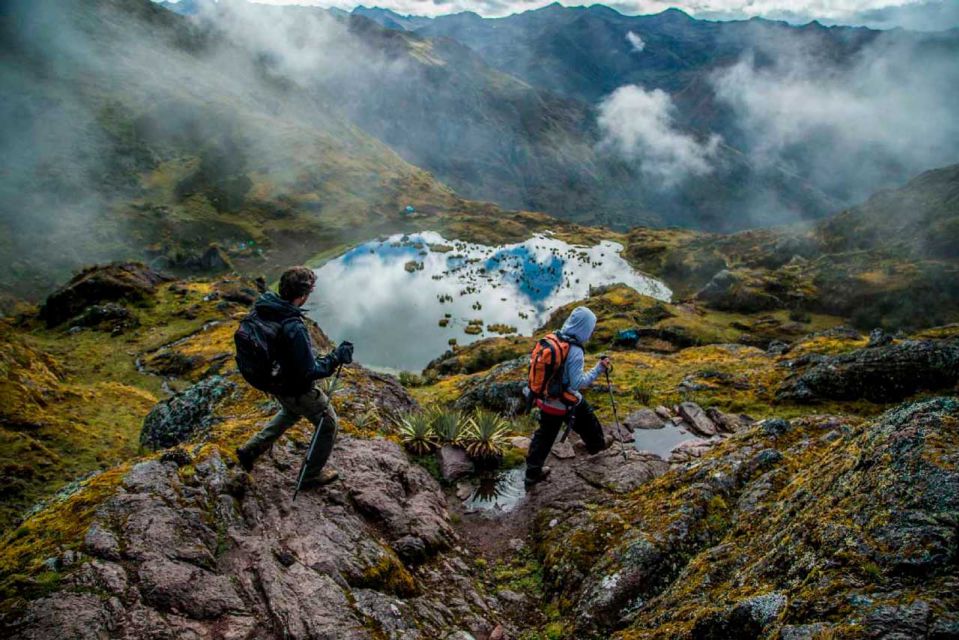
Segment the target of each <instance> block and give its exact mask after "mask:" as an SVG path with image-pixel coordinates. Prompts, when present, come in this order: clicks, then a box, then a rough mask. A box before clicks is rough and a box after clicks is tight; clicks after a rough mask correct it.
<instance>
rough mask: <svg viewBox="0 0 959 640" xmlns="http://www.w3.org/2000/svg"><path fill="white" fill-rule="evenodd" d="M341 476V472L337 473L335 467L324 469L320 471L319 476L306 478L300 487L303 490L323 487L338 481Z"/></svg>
mask: <svg viewBox="0 0 959 640" xmlns="http://www.w3.org/2000/svg"><path fill="white" fill-rule="evenodd" d="M339 477H340V474H339V473H337V472H336V471H335V470H334V469H323V470H322V471H320V474H319V475H318V476H314V477H312V478H306V479H304V480H303V484H302V486H301V487H300V490H301V491H305V490H307V489H314V488H316V487H322V486H323V485H327V484H330V483H331V482H334V481H336V479H337V478H339Z"/></svg>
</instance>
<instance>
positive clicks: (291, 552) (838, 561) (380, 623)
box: [0, 263, 959, 640]
mask: <svg viewBox="0 0 959 640" xmlns="http://www.w3.org/2000/svg"><path fill="white" fill-rule="evenodd" d="M262 286H263V283H262V282H260V283H257V282H254V281H249V280H245V279H243V278H239V277H226V278H220V279H214V280H190V281H182V280H169V279H165V278H164V277H162V276H160V275H159V274H157V273H155V272H152V271H150V270H149V269H148V268H146V267H144V266H142V265H137V264H133V263H128V264H117V265H112V266H106V267H100V268H95V269H90V270H87V271H85V272H84V273H82V274H80V275H79V276H78V277H76V278H75V279H74V280H73V281H71V282H70V283H67V284H66V285H65V286H64V287H63V288H62V289H61V290H59V291H58V292H56V293H55V294H54V295H52V296H50V298H49V299H48V301H47V303H46V305H45V306H44V307H43V308H42V310H30V309H25V312H24V314H23V315H22V316H21V317H20V318H19V320H17V321H16V322H10V321H6V322H5V323H4V331H5V334H4V340H5V343H6V344H7V345H8V348H5V349H4V353H6V354H10V355H8V356H7V358H6V359H5V360H4V361H3V362H4V369H3V370H2V373H3V376H2V378H0V382H2V384H0V389H2V390H3V393H4V398H5V399H4V403H3V406H4V414H3V415H2V428H3V434H4V437H5V438H6V439H7V442H10V443H20V444H17V445H16V448H14V449H9V448H7V447H4V455H7V452H9V457H8V458H5V460H4V464H5V471H4V478H12V477H17V478H21V480H20V481H19V482H20V484H16V483H14V484H8V485H5V490H4V491H5V496H7V497H8V498H9V499H7V498H5V501H4V504H5V507H6V508H7V509H8V510H7V511H6V516H5V517H7V518H8V520H7V521H8V522H16V526H15V527H13V528H10V529H9V530H8V531H7V532H6V533H5V534H4V538H3V551H2V553H0V589H2V595H3V606H2V615H3V617H2V625H3V627H4V632H5V633H6V634H7V635H10V636H12V637H18V638H44V637H49V635H50V634H51V633H58V634H60V635H64V637H77V638H84V637H129V638H135V637H164V636H170V637H182V636H184V635H194V636H195V637H201V638H268V637H292V638H324V637H329V638H333V637H336V638H339V637H357V638H365V637H369V638H384V637H388V638H419V637H422V638H435V637H449V638H466V637H467V635H465V634H469V637H474V638H481V639H482V638H503V637H514V638H527V639H530V640H531V639H532V638H539V637H552V638H566V637H592V636H595V637H609V636H610V635H611V634H619V635H620V636H622V637H691V638H718V637H729V636H730V634H733V635H740V636H741V635H743V634H745V636H750V635H751V636H754V637H758V636H759V635H761V634H774V633H779V634H780V635H781V636H782V637H815V634H816V633H825V634H827V635H828V634H833V637H870V636H869V634H870V633H873V631H872V630H875V629H880V628H881V627H882V626H883V625H887V626H889V625H892V626H893V627H891V628H896V629H900V631H901V632H902V633H903V634H905V635H907V636H908V635H910V634H912V635H913V636H917V637H926V636H927V637H949V635H948V634H949V633H953V632H954V626H955V624H956V622H955V620H954V619H953V617H951V616H952V615H953V613H952V612H954V610H955V607H956V602H955V596H954V593H955V589H954V587H955V584H954V582H955V572H954V570H953V567H954V562H955V555H956V540H955V522H954V519H955V518H954V516H955V513H954V512H955V511H956V509H957V500H959V497H957V496H959V486H957V483H959V479H957V476H956V475H955V470H954V467H955V457H956V455H957V454H956V450H955V445H956V440H955V438H954V437H953V436H954V434H955V428H956V424H957V423H956V419H957V415H959V409H957V406H959V405H957V404H956V401H955V399H948V398H947V399H927V400H924V401H923V400H922V398H931V393H934V392H936V391H937V390H938V391H939V392H940V393H952V392H953V391H954V390H955V388H956V384H957V381H959V369H957V367H956V354H955V349H956V337H955V336H956V330H955V327H951V328H950V327H943V328H939V329H936V330H929V331H926V332H924V333H919V334H915V335H913V336H912V340H904V339H901V338H894V337H892V336H887V335H883V334H879V333H877V334H875V335H873V336H872V337H871V338H866V337H865V336H862V335H860V334H858V333H857V332H855V331H853V330H850V329H844V328H839V327H837V325H838V324H839V323H840V322H841V321H842V320H841V319H840V318H835V317H831V316H813V317H810V318H809V319H805V320H802V321H797V320H790V319H789V317H788V313H787V312H785V311H774V312H768V311H764V312H756V313H754V314H742V313H739V314H737V313H730V312H719V311H715V310H710V309H709V308H708V307H705V306H702V305H701V304H699V303H695V302H694V303H685V304H664V303H660V302H657V301H655V300H651V299H648V298H644V297H643V296H640V295H638V294H636V293H635V292H632V291H631V290H628V289H626V288H624V287H617V286H614V287H610V288H606V289H602V290H597V291H594V292H593V294H592V297H591V298H590V299H589V300H588V301H587V304H589V305H591V306H592V307H594V308H595V309H596V310H597V312H598V313H599V315H600V318H601V322H600V325H599V327H598V329H597V334H596V339H595V341H594V343H592V345H591V347H590V354H591V355H590V357H593V354H595V353H596V352H598V351H600V350H605V349H607V348H610V349H614V350H615V353H614V358H615V361H616V363H617V368H616V369H615V370H614V373H613V379H612V382H613V386H612V391H613V393H614V394H615V396H616V398H617V404H618V405H619V411H620V416H621V417H623V418H625V419H626V421H627V423H628V424H630V425H642V426H643V427H644V428H649V427H653V428H655V427H656V426H657V425H659V424H661V422H662V420H664V419H666V418H663V417H658V416H657V414H656V413H654V412H652V411H651V410H649V409H647V408H646V407H654V406H656V405H661V404H663V405H667V406H670V407H671V406H672V405H676V407H675V415H674V414H673V413H672V410H667V409H662V410H661V411H660V413H662V414H663V415H665V416H666V417H667V418H668V419H669V420H671V421H673V422H674V423H675V424H680V425H685V426H686V428H687V430H688V431H689V432H690V433H691V434H692V435H691V439H690V441H689V442H687V443H684V444H683V446H681V447H679V448H677V449H676V450H675V451H674V452H673V454H672V455H671V456H669V458H668V459H663V458H661V457H658V456H656V455H654V454H652V453H648V452H646V453H644V452H640V451H636V450H634V449H633V448H632V447H628V450H627V451H626V453H625V454H623V453H621V451H620V450H619V449H618V445H617V446H616V447H615V448H612V449H609V450H607V451H604V452H601V453H600V454H597V455H595V456H589V455H587V454H586V453H585V451H583V449H582V448H581V447H580V446H579V445H578V444H577V443H576V439H575V437H574V439H573V441H572V444H570V443H567V444H566V445H564V446H563V447H560V448H558V449H557V451H556V454H555V455H554V456H553V459H552V460H551V464H552V465H553V466H554V467H555V468H556V471H555V476H554V479H553V481H551V482H550V483H547V484H546V485H543V486H541V487H539V488H537V489H536V490H534V491H533V492H531V493H530V494H528V495H527V496H526V497H525V498H523V499H521V500H520V501H519V502H518V503H517V504H516V506H515V507H514V510H513V511H511V512H509V513H506V514H503V515H500V516H495V515H494V516H493V517H490V516H488V515H483V514H477V513H472V512H469V510H467V509H465V508H464V503H463V502H462V499H463V498H462V496H461V495H458V494H460V492H461V489H462V488H461V487H460V486H458V485H454V486H448V487H447V486H444V485H442V484H440V483H439V482H438V481H437V480H436V479H434V477H433V476H432V475H431V474H430V473H428V472H427V471H426V470H425V469H424V468H423V467H421V466H420V464H419V463H420V462H424V463H428V462H429V461H428V460H424V459H423V458H418V459H416V461H414V460H413V459H411V458H410V457H409V456H408V455H407V453H406V452H405V451H404V450H403V448H402V447H401V446H400V445H399V444H397V442H396V440H397V435H396V431H395V426H394V419H395V418H396V417H397V416H399V415H402V414H403V413H405V412H407V411H410V410H413V409H415V408H416V407H417V406H418V403H422V404H431V403H436V402H441V403H449V404H453V405H456V406H461V407H463V408H470V407H473V406H490V407H493V408H496V409H498V410H507V409H509V408H511V407H513V406H514V404H513V402H512V396H513V394H514V392H515V390H516V384H517V381H518V380H520V379H521V377H522V373H523V365H522V360H521V359H520V360H519V361H517V360H512V359H511V358H512V357H513V356H515V355H516V350H519V352H520V353H522V351H523V350H525V348H526V347H527V346H528V343H526V344H524V343H523V340H525V339H509V338H503V339H499V342H496V341H493V342H484V343H477V344H476V345H472V346H471V347H468V348H464V349H461V350H457V351H456V352H454V353H452V354H450V355H448V356H447V357H446V358H445V359H443V360H440V361H438V363H437V364H435V365H434V366H433V367H431V369H430V370H429V371H428V372H427V376H426V378H427V380H426V381H425V382H427V383H428V384H425V386H419V387H416V388H413V389H410V390H406V389H404V388H403V387H402V386H400V385H399V384H398V383H397V381H396V380H395V379H393V378H391V377H389V376H384V375H381V374H377V373H374V372H371V371H368V370H366V369H363V368H362V367H360V366H357V365H353V366H350V367H348V368H346V369H345V370H344V375H343V381H342V384H341V386H340V387H339V389H338V390H337V391H336V392H335V393H334V394H333V398H334V403H335V404H336V407H337V410H338V412H339V414H340V415H341V417H342V428H343V431H344V434H343V435H342V437H341V438H340V440H339V442H338V444H337V446H336V449H335V451H334V454H333V464H334V465H335V466H336V467H337V469H338V470H339V471H340V473H341V475H342V480H341V481H339V482H337V483H334V484H333V485H330V486H328V487H326V488H323V489H320V490H317V491H312V492H307V493H304V494H303V495H302V496H301V497H299V498H298V499H297V501H296V502H295V503H291V502H290V496H291V490H292V485H293V481H294V477H295V473H296V469H297V465H298V462H299V460H300V459H301V457H302V455H303V453H304V449H305V446H306V440H307V438H308V435H309V430H308V429H307V428H306V427H305V426H300V427H297V428H295V429H293V430H292V431H291V432H290V433H289V434H288V436H287V437H285V438H284V439H282V440H281V441H280V442H279V443H278V444H277V445H276V446H275V447H274V450H273V451H272V452H270V453H268V454H267V455H265V456H264V458H263V459H262V460H261V461H260V462H259V463H258V465H257V467H256V469H255V470H254V472H253V473H252V474H249V475H248V474H245V473H242V472H241V471H240V470H239V469H238V467H236V465H235V460H234V457H233V454H232V450H233V447H234V446H236V445H237V444H239V443H240V442H242V441H243V440H245V439H246V438H247V437H249V435H250V434H251V433H252V432H253V431H254V430H255V429H257V428H259V427H260V426H261V425H262V424H263V422H264V421H265V420H266V419H267V418H268V417H269V415H270V414H271V413H272V411H273V410H274V407H273V405H272V403H271V402H270V401H269V400H268V399H267V398H266V397H265V396H263V395H262V394H259V393H257V392H254V391H252V390H250V389H249V388H248V387H247V386H246V385H245V384H243V382H242V381H241V380H240V379H239V378H238V376H237V374H236V372H235V370H234V368H233V365H232V360H231V356H230V354H231V336H232V332H233V329H234V327H235V322H236V319H237V318H238V317H239V315H240V314H242V313H243V312H244V311H245V309H246V307H247V305H248V304H249V303H250V302H251V301H252V299H253V298H254V297H255V295H256V294H257V290H258V288H260V287H262ZM110 305H112V306H110ZM104 309H110V310H111V311H110V312H109V313H104V312H103V310H104ZM566 311H568V309H561V310H559V311H558V312H557V314H556V316H555V317H554V320H552V321H551V322H550V323H549V324H548V325H547V327H544V328H543V330H544V331H545V330H547V329H548V328H550V327H554V326H555V325H556V323H558V322H560V321H561V318H562V315H563V314H564V313H565V312H566ZM48 324H49V325H52V326H49V327H48V326H47V325H48ZM636 330H638V335H636V336H630V335H629V331H636ZM312 331H313V333H314V342H315V343H316V344H318V345H319V346H320V347H321V348H328V347H329V346H330V343H329V341H328V339H327V338H326V337H325V336H324V335H323V334H322V332H321V331H320V330H319V328H317V327H313V328H312ZM624 333H625V334H626V338H625V339H624ZM633 337H635V338H636V340H635V341H633V339H632V338H633ZM737 340H738V341H739V344H734V342H735V341H737ZM118 346H120V348H118ZM483 350H486V351H487V353H486V355H477V354H479V353H480V352H482V351H483ZM124 353H126V354H128V357H124V356H123V354H124ZM494 362H500V364H498V365H496V366H493V367H492V368H490V366H491V364H492V363H494ZM905 363H910V364H909V365H908V366H906V364H905ZM932 371H936V372H937V373H936V375H925V374H926V373H927V372H932ZM917 374H923V375H917ZM876 376H878V378H877V377H876ZM924 376H925V377H924ZM875 379H880V380H883V381H885V383H886V386H884V387H877V386H876V384H875V382H874V380H875ZM879 388H882V389H886V391H887V392H888V393H886V392H884V393H883V394H879V395H876V393H875V392H876V390H877V389H879ZM797 389H802V390H805V391H804V393H797V392H796V390H797ZM601 390H602V389H601ZM806 391H808V393H806ZM110 394H112V395H110ZM164 396H166V397H165V399H164ZM903 397H905V398H909V399H911V400H910V402H907V404H904V405H902V406H901V407H898V408H894V409H891V410H890V411H888V412H887V413H885V414H883V415H879V414H880V413H881V412H882V411H883V410H884V409H886V408H888V407H889V406H890V404H889V403H890V402H894V401H897V400H898V399H899V398H903ZM917 397H918V398H919V399H920V401H918V402H917V401H916V398H917ZM591 399H592V401H593V402H594V404H595V405H596V407H597V410H598V412H599V414H600V415H601V416H602V417H603V419H604V422H606V424H607V425H611V424H612V421H611V416H612V413H611V407H610V405H609V402H608V396H606V395H605V394H596V393H594V394H593V395H592V398H591ZM811 402H812V403H814V405H813V406H812V407H811V406H810V405H809V403H811ZM700 406H702V407H705V408H706V410H703V409H700V408H699V407H700ZM94 407H99V408H100V409H102V411H101V413H99V414H96V413H94V414H91V413H89V411H91V410H92V408H94ZM84 412H86V413H84ZM103 412H106V413H103ZM811 412H815V413H816V415H810V413H811ZM742 413H748V414H750V417H749V418H746V417H739V414H742ZM781 417H787V418H790V421H788V422H787V421H784V420H782V419H778V418H781ZM756 418H758V419H761V421H760V422H759V423H757V424H754V425H752V426H750V423H751V420H752V419H756ZM654 422H655V423H656V424H653V423H654ZM522 424H523V423H522V421H517V422H515V423H514V429H522V428H525V429H528V427H522V426H521V425H522ZM108 427H109V429H112V430H113V433H116V438H118V439H119V440H120V441H122V442H124V443H125V444H124V445H123V448H121V449H117V448H115V447H116V444H115V442H116V441H114V440H111V439H110V438H104V437H103V434H104V433H106V432H107V431H105V429H107V428H108ZM623 436H624V434H623V432H621V431H616V430H614V429H610V430H609V433H608V435H607V438H608V441H609V442H610V443H614V440H615V439H616V438H618V437H623ZM521 441H522V438H519V439H518V440H517V445H521ZM78 445H82V446H78ZM154 447H156V450H155V451H153V449H154ZM138 449H139V450H138ZM42 460H46V462H45V463H41V461H42ZM51 461H52V464H51ZM16 465H19V466H16ZM15 466H16V468H15ZM27 470H29V471H30V473H27V474H25V473H23V472H24V471H27ZM41 470H42V472H41ZM89 472H94V473H92V474H91V475H89V476H87V477H85V478H81V479H80V480H79V481H78V482H76V483H73V484H71V485H69V486H66V487H63V484H64V482H65V481H66V480H67V479H69V478H71V477H76V476H78V475H81V474H84V473H89ZM14 474H16V475H14ZM31 474H33V475H31ZM57 488H61V489H62V490H61V491H60V492H59V493H57V494H56V495H53V496H52V497H49V496H50V494H51V492H52V490H54V489H57ZM45 496H46V497H47V500H46V501H45V502H44V503H42V504H40V505H39V506H37V507H36V508H35V509H34V510H33V512H32V514H30V515H29V516H28V517H26V518H23V519H16V518H17V514H18V513H22V509H23V507H24V506H26V505H27V504H30V503H31V502H32V501H33V500H36V499H37V498H40V497H45ZM761 523H773V524H772V525H771V526H765V525H761ZM950 625H952V626H950ZM950 629H953V631H950ZM54 630H56V631H54ZM790 634H791V635H790ZM797 634H799V635H797ZM802 634H805V635H802ZM923 634H925V636H924V635H923Z"/></svg>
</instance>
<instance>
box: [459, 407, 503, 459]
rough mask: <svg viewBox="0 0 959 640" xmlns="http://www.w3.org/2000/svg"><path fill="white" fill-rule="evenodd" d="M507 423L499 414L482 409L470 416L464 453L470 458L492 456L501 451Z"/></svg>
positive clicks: (497, 454) (499, 453)
mask: <svg viewBox="0 0 959 640" xmlns="http://www.w3.org/2000/svg"><path fill="white" fill-rule="evenodd" d="M508 433H509V423H508V422H506V420H504V419H503V418H502V417H501V416H500V415H498V414H496V413H493V412H492V411H485V410H483V409H479V410H477V411H476V412H475V413H473V416H472V417H471V418H470V420H469V423H468V428H467V434H468V435H467V438H466V453H468V454H469V455H470V457H472V458H479V459H487V458H494V457H496V456H499V455H501V454H502V453H503V447H504V446H505V444H506V435H507V434H508Z"/></svg>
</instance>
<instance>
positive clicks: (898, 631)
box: [537, 397, 959, 638]
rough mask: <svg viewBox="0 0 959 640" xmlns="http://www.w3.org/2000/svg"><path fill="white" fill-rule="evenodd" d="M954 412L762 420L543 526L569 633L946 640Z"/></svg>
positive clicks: (944, 402)
mask: <svg viewBox="0 0 959 640" xmlns="http://www.w3.org/2000/svg"><path fill="white" fill-rule="evenodd" d="M957 419H959V402H957V400H956V398H955V397H951V398H938V399H934V400H930V401H926V402H919V403H913V404H906V405H903V406H900V407H897V408H895V409H893V410H890V411H889V412H887V413H885V414H883V415H882V416H880V417H878V418H876V419H874V420H868V421H863V420H859V419H849V418H836V417H826V416H816V417H807V418H802V419H798V420H794V421H792V422H786V421H783V420H768V421H766V422H765V423H763V424H761V425H759V426H758V427H755V428H753V429H751V430H749V431H747V432H744V433H741V434H738V435H736V436H734V437H733V438H731V439H730V440H729V441H727V442H726V443H725V444H723V445H722V446H721V447H719V448H718V449H716V450H714V451H713V452H711V453H710V454H708V455H707V456H706V457H705V458H703V459H701V460H698V461H696V462H693V463H691V464H688V465H686V466H685V467H683V468H680V469H678V470H677V471H675V472H673V473H670V474H667V475H666V476H663V477H662V478H660V479H658V480H655V481H653V482H652V483H650V484H649V485H646V486H644V487H642V489H640V490H638V491H635V492H633V493H632V494H630V495H629V496H627V497H625V498H622V499H614V500H612V501H611V502H609V503H607V504H605V505H602V506H601V507H599V508H598V509H594V510H587V509H577V510H568V511H565V512H563V511H558V512H557V511H550V510H547V511H545V512H544V513H543V514H542V516H541V521H540V523H541V524H540V528H539V530H538V537H537V539H538V543H539V549H540V550H541V552H542V553H543V556H544V568H545V571H546V580H547V582H548V583H549V584H551V585H553V586H554V588H555V590H556V591H555V593H556V597H558V598H559V599H560V602H561V603H562V605H563V606H568V607H569V609H570V611H571V614H572V615H571V625H572V627H573V628H574V629H576V630H577V631H576V634H579V633H589V632H590V630H592V632H594V633H601V634H603V635H605V634H610V633H612V632H614V631H615V633H614V634H612V635H613V636H614V637H621V638H680V637H682V638H729V637H780V638H821V637H843V638H846V637H849V638H876V637H884V638H892V637H909V638H949V637H955V635H956V634H957V633H959V618H957V616H956V611H957V605H959V603H957V600H956V585H957V579H959V577H957V574H956V569H955V566H956V565H955V559H956V553H957V549H959V546H957V538H956V523H955V517H956V507H957V504H959V502H957V501H959V475H957V473H956V459H957V458H956V456H957V450H956V437H955V436H956V427H957V424H959V422H957Z"/></svg>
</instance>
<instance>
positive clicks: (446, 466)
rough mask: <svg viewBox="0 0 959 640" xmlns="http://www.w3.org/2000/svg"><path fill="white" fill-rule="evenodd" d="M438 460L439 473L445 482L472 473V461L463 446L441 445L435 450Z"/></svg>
mask: <svg viewBox="0 0 959 640" xmlns="http://www.w3.org/2000/svg"><path fill="white" fill-rule="evenodd" d="M436 457H437V459H438V460H439V465H440V474H442V476H443V479H444V480H446V481H447V482H454V481H456V480H459V479H460V478H462V477H464V476H468V475H469V474H471V473H473V461H472V460H470V459H469V456H467V455H466V450H465V449H463V447H456V446H452V445H448V444H447V445H443V446H442V447H440V450H439V451H437V452H436Z"/></svg>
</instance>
